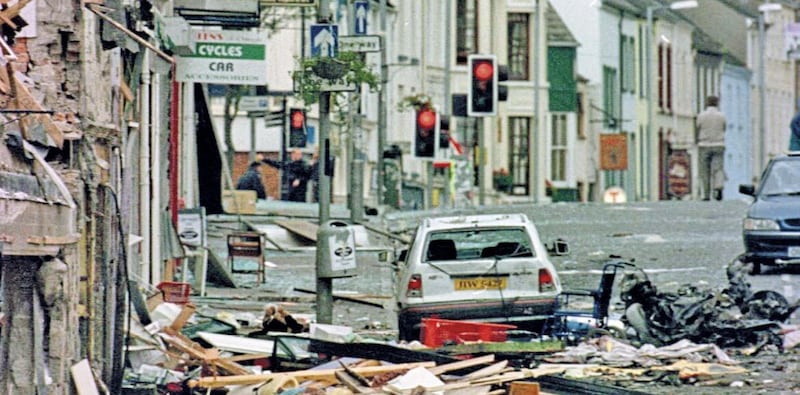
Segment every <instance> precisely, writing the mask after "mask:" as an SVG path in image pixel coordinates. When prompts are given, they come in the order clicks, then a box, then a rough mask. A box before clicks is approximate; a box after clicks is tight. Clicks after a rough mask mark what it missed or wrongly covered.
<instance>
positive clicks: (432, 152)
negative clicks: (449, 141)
mask: <svg viewBox="0 0 800 395" xmlns="http://www.w3.org/2000/svg"><path fill="white" fill-rule="evenodd" d="M415 123H416V130H415V133H414V155H415V156H416V157H418V158H431V159H433V157H434V156H436V148H437V146H438V145H439V144H438V143H439V138H438V136H439V114H437V113H436V111H434V110H433V109H431V108H429V107H423V108H421V109H419V110H417V117H416V119H415Z"/></svg>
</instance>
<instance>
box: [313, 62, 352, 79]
mask: <svg viewBox="0 0 800 395" xmlns="http://www.w3.org/2000/svg"><path fill="white" fill-rule="evenodd" d="M349 69H350V67H349V65H348V64H347V63H345V62H342V61H340V60H337V59H335V58H320V59H319V60H317V61H316V62H315V63H314V64H313V65H312V66H311V70H313V71H314V74H316V75H318V76H319V77H321V78H325V79H327V80H338V79H340V78H342V77H344V75H345V74H347V72H348V71H349Z"/></svg>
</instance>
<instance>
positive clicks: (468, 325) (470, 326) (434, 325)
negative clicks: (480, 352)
mask: <svg viewBox="0 0 800 395" xmlns="http://www.w3.org/2000/svg"><path fill="white" fill-rule="evenodd" d="M509 329H517V326H516V325H508V324H491V323H486V322H474V321H458V320H445V319H440V318H423V319H422V330H421V331H420V334H419V340H420V341H421V342H422V344H424V345H426V346H428V347H441V346H442V345H443V344H444V343H446V342H455V343H463V342H467V341H485V342H504V341H506V338H507V335H508V334H507V331H508V330H509Z"/></svg>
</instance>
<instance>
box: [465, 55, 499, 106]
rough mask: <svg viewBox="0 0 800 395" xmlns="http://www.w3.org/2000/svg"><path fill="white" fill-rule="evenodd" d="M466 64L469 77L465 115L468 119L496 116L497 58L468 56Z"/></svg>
mask: <svg viewBox="0 0 800 395" xmlns="http://www.w3.org/2000/svg"><path fill="white" fill-rule="evenodd" d="M467 63H468V67H469V77H470V90H469V94H468V95H467V115H468V116H470V117H485V116H495V115H497V81H498V72H497V57H495V56H494V55H469V56H468V57H467Z"/></svg>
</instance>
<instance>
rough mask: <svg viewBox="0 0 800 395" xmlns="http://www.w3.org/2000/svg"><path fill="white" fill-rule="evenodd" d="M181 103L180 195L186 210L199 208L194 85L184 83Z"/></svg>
mask: <svg viewBox="0 0 800 395" xmlns="http://www.w3.org/2000/svg"><path fill="white" fill-rule="evenodd" d="M182 94H183V102H182V103H181V107H182V109H181V123H182V127H181V134H182V137H183V138H182V139H181V142H182V143H183V144H181V145H180V150H181V156H180V157H181V160H182V161H183V166H181V182H180V195H181V197H183V202H184V206H185V207H186V208H194V207H197V204H198V198H197V192H196V191H197V190H198V189H199V188H198V182H197V128H196V127H195V109H194V94H195V92H194V83H193V82H184V83H183V88H182Z"/></svg>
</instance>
